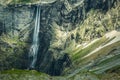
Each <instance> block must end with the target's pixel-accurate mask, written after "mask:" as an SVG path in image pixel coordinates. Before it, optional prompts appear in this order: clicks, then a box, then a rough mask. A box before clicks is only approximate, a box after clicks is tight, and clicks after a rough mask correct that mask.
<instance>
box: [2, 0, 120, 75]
mask: <svg viewBox="0 0 120 80" xmlns="http://www.w3.org/2000/svg"><path fill="white" fill-rule="evenodd" d="M36 5H37V4H31V5H29V4H12V5H7V6H1V7H0V42H1V43H0V53H1V54H0V55H1V57H0V64H1V65H0V70H4V69H10V68H22V69H27V67H28V65H29V58H28V53H29V48H30V45H31V43H32V34H33V30H34V24H35V13H36ZM101 6H102V7H101ZM118 10H119V1H118V0H96V1H95V0H81V1H79V0H74V1H73V0H56V1H54V2H53V3H49V4H41V21H40V23H41V24H40V26H41V27H40V32H39V34H40V35H39V40H40V42H39V43H40V46H39V51H38V58H37V63H36V68H35V69H36V70H39V71H42V72H46V73H48V74H51V75H60V74H61V72H62V70H63V69H64V68H65V67H68V66H70V64H71V60H70V58H69V56H68V53H69V49H71V46H72V48H74V46H77V45H80V44H82V43H85V42H89V41H91V40H93V39H94V38H98V37H101V36H103V34H105V33H106V32H107V31H110V30H113V29H116V30H119V29H120V26H119V25H120V23H119V17H120V16H119V11H118ZM114 11H116V13H114ZM97 14H99V15H97ZM105 21H106V22H105ZM111 21H112V22H111ZM98 23H99V24H98ZM7 49H8V50H7ZM6 56H7V57H6ZM7 59H8V60H7ZM10 59H12V60H13V61H12V62H11V60H10ZM3 61H4V62H5V63H3ZM24 64H25V65H24ZM60 68H61V69H60Z"/></svg>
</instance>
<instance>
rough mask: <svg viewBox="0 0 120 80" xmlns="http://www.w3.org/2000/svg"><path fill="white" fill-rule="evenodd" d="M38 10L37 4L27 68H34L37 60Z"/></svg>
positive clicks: (39, 9)
mask: <svg viewBox="0 0 120 80" xmlns="http://www.w3.org/2000/svg"><path fill="white" fill-rule="evenodd" d="M40 12H41V7H40V6H37V10H36V18H35V28H34V33H33V42H32V46H31V48H30V51H29V57H30V59H31V60H30V61H31V62H30V66H29V68H35V64H36V61H37V54H38V48H39V30H40Z"/></svg>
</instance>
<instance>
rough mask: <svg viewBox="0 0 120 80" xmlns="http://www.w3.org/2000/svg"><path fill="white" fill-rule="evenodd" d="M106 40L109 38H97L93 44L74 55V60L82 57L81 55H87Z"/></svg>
mask: <svg viewBox="0 0 120 80" xmlns="http://www.w3.org/2000/svg"><path fill="white" fill-rule="evenodd" d="M105 40H107V38H105V37H102V38H101V39H99V40H97V41H96V42H94V43H93V44H91V45H89V46H87V47H86V48H84V49H81V50H80V51H79V52H78V53H76V54H75V55H73V57H72V60H73V61H75V60H77V59H80V58H81V57H83V56H85V55H87V54H88V53H90V52H91V51H93V50H94V49H96V48H97V47H99V46H100V45H101V44H102V43H103V42H104V41H105Z"/></svg>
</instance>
